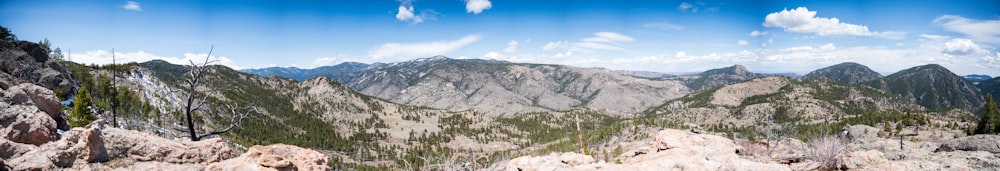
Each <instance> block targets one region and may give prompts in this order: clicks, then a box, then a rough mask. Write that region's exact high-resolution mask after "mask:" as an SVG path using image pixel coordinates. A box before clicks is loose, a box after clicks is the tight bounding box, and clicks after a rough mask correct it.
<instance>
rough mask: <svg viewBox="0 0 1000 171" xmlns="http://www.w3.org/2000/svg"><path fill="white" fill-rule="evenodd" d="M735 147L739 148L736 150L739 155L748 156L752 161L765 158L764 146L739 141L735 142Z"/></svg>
mask: <svg viewBox="0 0 1000 171" xmlns="http://www.w3.org/2000/svg"><path fill="white" fill-rule="evenodd" d="M736 145H737V146H739V147H738V149H739V154H740V155H744V156H748V157H751V158H753V159H763V158H762V157H766V156H767V146H766V145H765V144H761V143H754V142H751V141H750V140H746V139H740V140H736Z"/></svg>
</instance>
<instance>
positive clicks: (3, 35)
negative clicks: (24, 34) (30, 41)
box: [0, 26, 17, 40]
mask: <svg viewBox="0 0 1000 171" xmlns="http://www.w3.org/2000/svg"><path fill="white" fill-rule="evenodd" d="M0 39H3V40H17V35H14V33H11V32H10V29H7V27H4V26H0Z"/></svg>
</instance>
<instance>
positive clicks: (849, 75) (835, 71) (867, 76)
mask: <svg viewBox="0 0 1000 171" xmlns="http://www.w3.org/2000/svg"><path fill="white" fill-rule="evenodd" d="M817 78H827V79H830V80H833V81H835V82H837V83H841V84H858V83H862V82H867V81H871V80H877V79H880V78H882V74H879V73H878V72H875V71H873V70H872V69H871V68H868V66H865V65H861V64H858V63H854V62H844V63H840V64H836V65H831V66H828V67H825V68H820V69H818V70H815V71H812V72H809V73H808V74H806V75H805V76H802V79H803V80H810V79H817Z"/></svg>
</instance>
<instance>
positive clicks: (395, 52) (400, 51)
mask: <svg viewBox="0 0 1000 171" xmlns="http://www.w3.org/2000/svg"><path fill="white" fill-rule="evenodd" d="M479 39H481V36H479V35H467V36H464V37H462V38H460V39H458V40H452V41H435V42H424V43H407V44H404V43H385V44H382V45H381V46H379V47H377V48H375V49H374V50H372V51H369V52H368V56H369V57H371V58H374V59H378V60H385V59H411V58H422V57H429V56H434V55H447V53H449V52H452V51H455V50H458V49H460V48H462V47H465V46H466V45H469V44H472V43H475V42H476V41H479Z"/></svg>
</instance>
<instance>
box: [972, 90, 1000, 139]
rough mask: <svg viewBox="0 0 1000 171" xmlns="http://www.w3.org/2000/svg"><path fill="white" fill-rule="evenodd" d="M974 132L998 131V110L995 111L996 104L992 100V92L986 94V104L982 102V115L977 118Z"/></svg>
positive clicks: (990, 132)
mask: <svg viewBox="0 0 1000 171" xmlns="http://www.w3.org/2000/svg"><path fill="white" fill-rule="evenodd" d="M975 133H976V134H997V133H1000V111H997V104H996V102H994V101H993V95H992V94H986V104H983V115H982V116H980V118H979V123H978V124H977V125H976V131H975Z"/></svg>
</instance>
